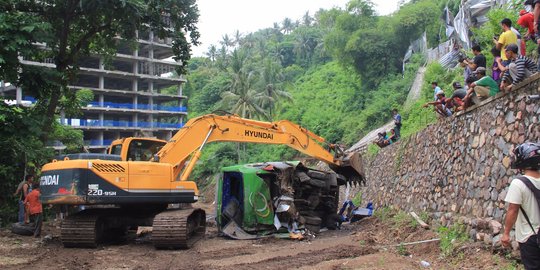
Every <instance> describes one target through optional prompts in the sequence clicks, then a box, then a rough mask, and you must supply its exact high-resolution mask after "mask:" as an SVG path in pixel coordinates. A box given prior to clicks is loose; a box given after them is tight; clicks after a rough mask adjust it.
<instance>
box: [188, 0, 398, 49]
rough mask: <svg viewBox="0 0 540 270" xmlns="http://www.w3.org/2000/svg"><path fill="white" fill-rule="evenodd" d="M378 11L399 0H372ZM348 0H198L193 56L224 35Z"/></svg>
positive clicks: (384, 11) (342, 4)
mask: <svg viewBox="0 0 540 270" xmlns="http://www.w3.org/2000/svg"><path fill="white" fill-rule="evenodd" d="M372 1H373V3H375V5H376V10H377V13H378V14H380V15H387V14H390V13H392V12H394V11H395V10H396V9H397V2H398V0H372ZM347 2H348V0H229V1H223V0H197V4H198V6H199V11H200V18H199V24H198V27H199V32H200V33H201V38H200V41H201V43H202V44H201V45H200V46H198V47H194V48H193V56H202V55H203V54H204V52H206V51H207V50H208V47H209V46H210V44H216V45H217V44H218V43H219V41H220V40H221V37H222V36H223V35H224V34H229V36H231V37H232V36H233V33H235V32H236V30H239V31H240V33H249V32H254V31H256V30H259V29H263V28H267V27H272V26H273V24H274V22H282V21H283V19H285V18H291V19H293V20H297V19H300V18H301V17H302V16H303V15H304V14H305V13H306V11H309V14H310V15H312V16H313V14H315V12H316V11H317V10H319V9H321V8H323V9H330V8H332V7H334V6H336V7H340V8H344V7H345V4H346V3H347Z"/></svg>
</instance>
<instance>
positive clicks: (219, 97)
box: [185, 0, 459, 176]
mask: <svg viewBox="0 0 540 270" xmlns="http://www.w3.org/2000/svg"><path fill="white" fill-rule="evenodd" d="M447 2H448V1H442V0H440V1H439V0H438V1H429V0H420V1H410V2H409V3H408V4H405V5H404V6H402V7H401V9H400V10H399V11H397V12H396V13H394V14H392V15H389V16H378V15H377V14H376V13H375V11H374V8H373V4H372V3H371V2H370V1H364V0H353V1H350V2H349V3H348V5H347V6H346V7H345V8H344V9H340V8H333V9H331V10H320V11H318V12H317V13H316V14H314V15H313V16H311V15H310V14H308V13H306V14H305V15H304V16H303V17H302V18H300V19H299V20H298V21H293V20H291V19H289V18H286V19H284V20H283V21H282V22H278V23H275V24H274V25H273V26H272V27H269V28H266V29H261V30H259V31H257V32H254V33H238V32H237V33H235V35H234V36H229V35H224V36H223V40H222V41H221V42H220V44H219V45H212V46H210V47H209V48H208V52H207V53H206V57H200V58H196V59H193V61H192V63H191V65H190V73H189V74H188V76H187V79H188V83H187V85H186V88H185V89H186V93H187V95H188V96H189V97H190V100H189V117H195V116H198V115H201V114H206V113H211V112H213V111H218V110H223V111H227V112H232V113H236V114H238V115H241V116H244V117H248V118H253V119H260V120H265V121H271V120H279V119H288V120H291V121H293V122H296V123H298V124H300V125H302V126H305V127H307V128H308V129H310V130H312V131H313V132H315V133H316V134H319V135H321V136H323V137H324V138H326V139H327V140H328V141H329V142H332V143H343V144H346V145H352V144H353V143H355V142H356V141H357V140H358V139H359V138H361V137H362V135H364V134H366V133H367V132H369V131H370V130H371V129H372V128H373V127H376V126H378V125H381V124H383V123H385V122H387V121H389V120H390V119H391V112H390V111H391V109H392V108H400V107H401V105H402V104H403V102H404V101H405V98H406V96H407V93H408V91H409V89H410V86H411V85H412V82H413V80H414V76H415V73H416V71H417V69H418V67H419V66H420V65H421V64H422V63H423V62H424V60H423V59H421V57H419V56H415V57H413V58H412V60H411V61H409V62H408V63H407V64H406V65H405V69H404V70H403V62H402V61H403V57H404V55H405V53H406V51H407V49H408V47H409V44H410V42H411V41H413V40H415V39H417V38H419V37H420V36H421V35H422V33H424V32H426V34H427V37H428V43H429V45H431V46H433V45H436V44H438V43H439V42H440V41H441V40H440V38H439V34H440V33H439V32H440V29H441V26H442V22H441V21H440V19H439V17H440V14H441V13H442V10H443V8H444V5H445V4H447ZM454 2H456V3H457V2H459V1H450V6H451V8H455V7H456V5H455V3H454ZM231 149H237V150H239V151H236V152H235V151H230V150H231ZM226 153H227V154H226ZM225 154H226V155H225ZM222 155H225V156H223V158H222V159H217V160H216V159H213V160H211V161H210V160H208V159H209V158H212V157H218V156H222ZM295 155H296V153H295V152H294V151H292V150H289V149H286V148H284V147H278V146H261V145H242V146H234V145H233V144H223V145H213V146H211V147H209V148H207V149H206V152H205V154H204V155H203V158H202V160H203V161H207V163H203V165H202V166H199V168H198V171H197V172H196V176H201V175H202V174H207V173H212V172H216V171H217V170H218V169H219V167H220V166H222V165H230V164H232V163H242V162H255V161H267V160H282V159H290V158H294V156H295ZM205 164H208V165H205Z"/></svg>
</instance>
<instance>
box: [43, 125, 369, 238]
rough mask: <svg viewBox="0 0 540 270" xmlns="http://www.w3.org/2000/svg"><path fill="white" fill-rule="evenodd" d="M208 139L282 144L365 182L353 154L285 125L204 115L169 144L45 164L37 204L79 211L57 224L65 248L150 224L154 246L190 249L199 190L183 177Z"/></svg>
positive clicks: (200, 225) (122, 144)
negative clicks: (65, 207) (71, 207)
mask: <svg viewBox="0 0 540 270" xmlns="http://www.w3.org/2000/svg"><path fill="white" fill-rule="evenodd" d="M210 142H244V143H263V144H276V145H287V146H289V147H292V148H294V149H296V150H298V151H300V152H302V153H304V154H306V155H308V156H311V157H314V158H316V159H318V160H321V161H324V162H325V163H327V164H329V165H330V167H331V168H332V170H334V171H335V172H336V173H338V174H340V175H342V176H344V177H345V179H347V181H351V182H360V181H363V180H364V174H363V170H362V164H361V157H360V155H359V154H357V153H349V154H347V155H346V154H345V153H344V152H343V151H342V150H341V149H340V148H339V147H338V146H337V145H334V144H328V143H326V142H325V140H324V139H323V138H321V137H319V136H317V135H315V134H314V133H312V132H310V131H308V130H307V129H305V128H303V127H301V126H299V125H296V124H294V123H292V122H290V121H287V120H282V121H277V122H271V123H270V122H261V121H255V120H249V119H243V118H240V117H238V116H235V115H224V116H222V115H215V114H209V115H204V116H201V117H197V118H194V119H191V120H190V121H188V122H187V123H186V125H185V126H184V127H183V128H182V129H180V130H179V131H178V132H177V133H176V134H175V135H174V136H173V137H172V138H171V140H169V141H168V142H165V141H163V140H157V139H150V138H126V139H121V140H116V141H114V142H113V143H112V144H111V147H110V148H109V152H108V154H72V155H67V156H65V157H64V158H63V159H59V160H53V162H50V163H47V164H45V165H44V166H43V168H42V175H41V176H40V185H41V192H42V195H41V199H42V202H43V203H44V204H53V205H71V206H74V207H78V208H79V210H80V211H78V212H77V213H76V214H73V215H70V216H68V217H67V218H66V219H65V220H64V221H63V222H62V225H61V239H62V243H63V244H64V246H65V247H96V246H97V245H98V244H99V243H100V241H101V240H102V239H104V238H111V237H119V236H122V235H124V234H125V233H126V232H127V229H128V228H130V227H136V226H152V242H153V244H154V246H155V247H156V248H189V247H190V246H191V245H192V244H193V243H194V242H195V241H196V240H198V239H199V238H200V237H201V236H203V235H204V233H205V230H206V214H205V212H204V210H202V209H197V208H193V207H191V205H190V204H191V203H194V202H196V201H197V200H198V196H199V190H198V189H197V184H196V183H195V182H193V181H190V180H188V179H189V176H190V174H191V172H192V171H193V168H194V167H195V165H196V164H197V161H198V160H199V157H200V155H201V151H202V150H203V148H204V146H205V145H206V144H207V143H210ZM174 205H176V206H177V207H171V206H174Z"/></svg>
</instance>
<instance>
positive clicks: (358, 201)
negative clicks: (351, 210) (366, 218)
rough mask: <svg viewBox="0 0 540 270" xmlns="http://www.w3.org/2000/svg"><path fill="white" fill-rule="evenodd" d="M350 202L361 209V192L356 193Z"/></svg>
mask: <svg viewBox="0 0 540 270" xmlns="http://www.w3.org/2000/svg"><path fill="white" fill-rule="evenodd" d="M352 202H353V203H354V205H356V206H358V207H362V192H358V193H356V195H354V197H353V198H352Z"/></svg>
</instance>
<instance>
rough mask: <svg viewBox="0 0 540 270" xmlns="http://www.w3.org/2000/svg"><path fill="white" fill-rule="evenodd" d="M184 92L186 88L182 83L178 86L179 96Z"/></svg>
mask: <svg viewBox="0 0 540 270" xmlns="http://www.w3.org/2000/svg"><path fill="white" fill-rule="evenodd" d="M183 91H184V86H183V85H182V84H181V83H180V84H178V95H179V96H181V95H182V94H183Z"/></svg>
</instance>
